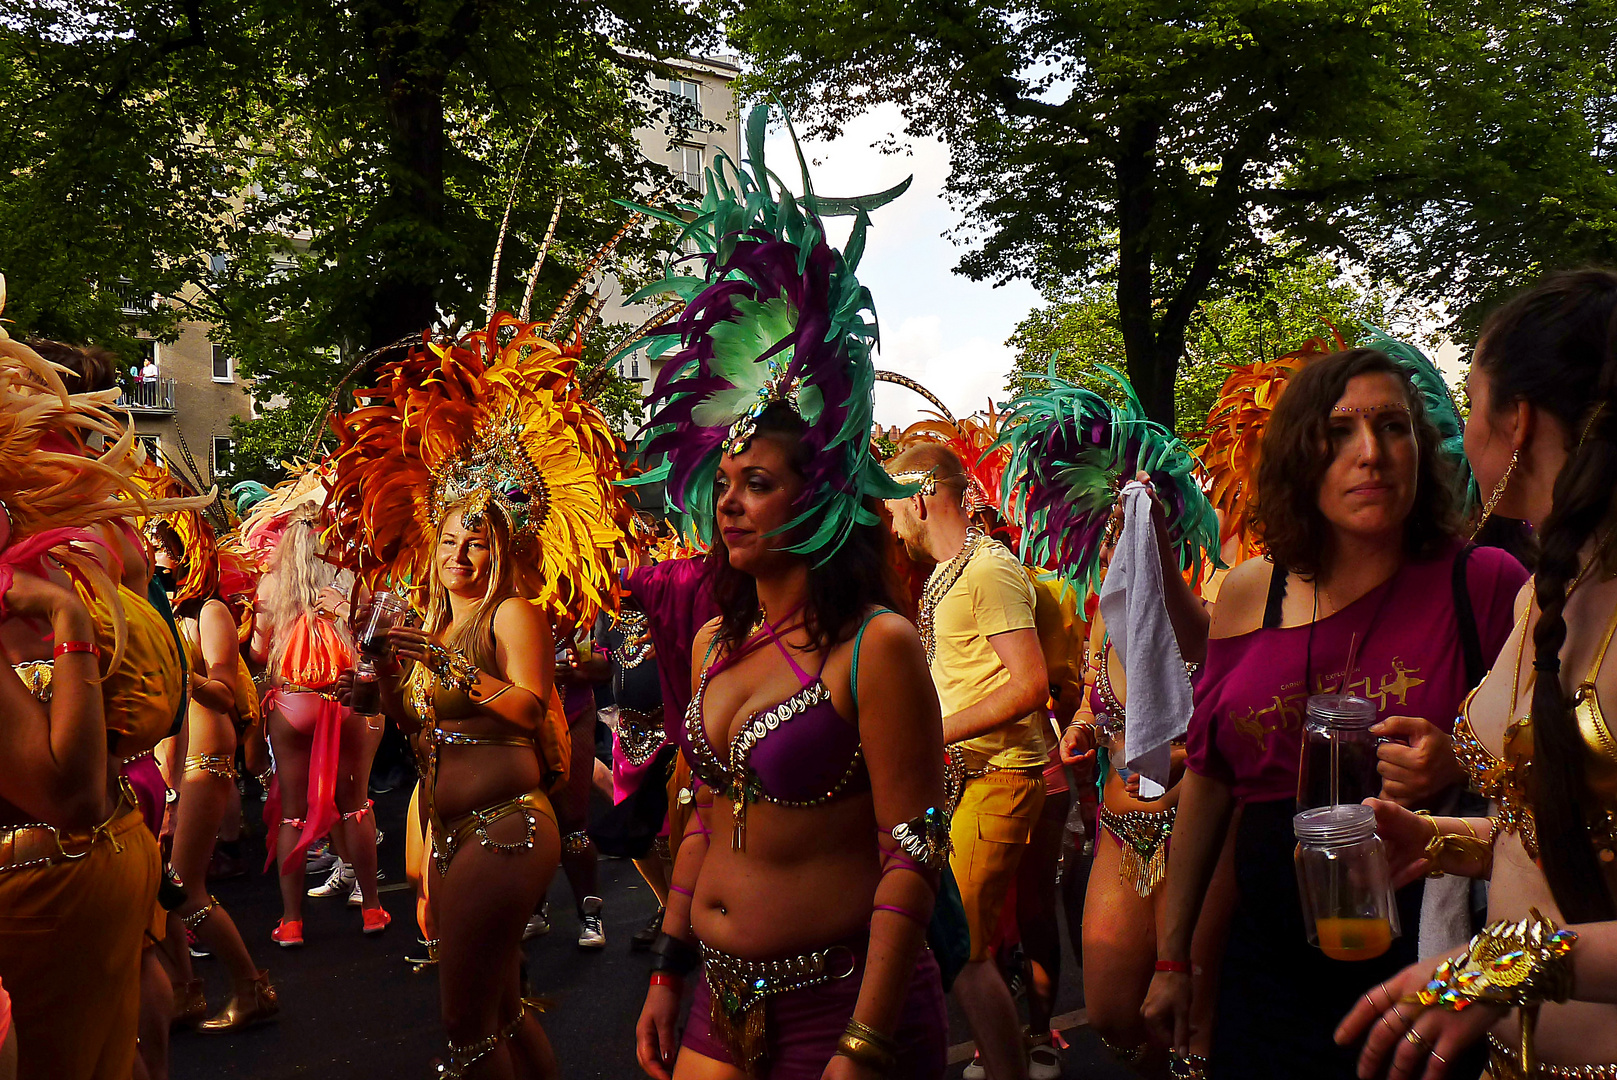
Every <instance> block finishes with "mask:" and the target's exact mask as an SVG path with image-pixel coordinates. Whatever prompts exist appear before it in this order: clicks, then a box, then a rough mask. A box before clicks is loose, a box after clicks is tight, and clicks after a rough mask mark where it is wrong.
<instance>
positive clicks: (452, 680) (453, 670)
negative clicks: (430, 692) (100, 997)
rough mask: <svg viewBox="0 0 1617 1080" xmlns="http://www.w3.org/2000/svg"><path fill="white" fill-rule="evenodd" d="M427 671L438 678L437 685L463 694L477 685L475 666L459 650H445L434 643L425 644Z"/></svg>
mask: <svg viewBox="0 0 1617 1080" xmlns="http://www.w3.org/2000/svg"><path fill="white" fill-rule="evenodd" d="M427 655H428V657H429V659H428V660H427V669H428V670H430V671H431V672H432V673H433V674H434V675H436V676H437V677H438V683H439V685H441V686H443V687H445V688H446V689H450V690H459V691H460V692H461V693H463V694H467V693H470V692H471V689H472V687H474V686H476V685H477V670H478V669H477V665H476V664H474V663H472V662H471V661H470V660H468V659H467V658H466V654H465V653H463V652H461V651H460V650H459V649H446V648H445V647H444V646H442V645H439V644H438V643H437V642H435V641H429V642H427Z"/></svg>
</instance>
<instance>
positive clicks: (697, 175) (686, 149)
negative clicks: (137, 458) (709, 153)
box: [679, 146, 702, 191]
mask: <svg viewBox="0 0 1617 1080" xmlns="http://www.w3.org/2000/svg"><path fill="white" fill-rule="evenodd" d="M679 176H680V179H681V180H684V181H685V182H686V183H687V184H689V185H690V186H691V187H693V188H696V189H697V190H698V191H700V190H701V189H702V148H701V147H700V146H681V147H680V148H679Z"/></svg>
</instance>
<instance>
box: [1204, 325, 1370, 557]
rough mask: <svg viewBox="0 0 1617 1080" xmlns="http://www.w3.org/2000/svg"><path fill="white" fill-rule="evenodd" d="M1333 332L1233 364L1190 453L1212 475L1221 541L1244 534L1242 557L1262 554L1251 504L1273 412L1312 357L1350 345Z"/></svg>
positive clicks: (1209, 478)
mask: <svg viewBox="0 0 1617 1080" xmlns="http://www.w3.org/2000/svg"><path fill="white" fill-rule="evenodd" d="M1331 335H1332V336H1331V337H1330V338H1324V337H1317V338H1310V339H1309V340H1308V341H1306V342H1304V343H1303V345H1302V347H1301V348H1298V349H1294V350H1292V351H1291V352H1289V353H1286V354H1285V355H1283V356H1278V357H1276V358H1275V359H1273V360H1258V361H1255V362H1253V363H1250V364H1242V365H1240V366H1234V365H1231V367H1230V373H1229V375H1228V376H1227V377H1226V378H1225V379H1224V385H1223V387H1221V388H1220V389H1219V392H1218V399H1217V400H1216V401H1214V402H1213V407H1212V408H1211V409H1209V410H1208V412H1207V422H1206V424H1204V425H1203V426H1202V430H1201V431H1200V432H1198V433H1197V434H1198V437H1199V441H1197V442H1196V443H1195V444H1194V445H1193V446H1192V448H1191V454H1192V455H1193V456H1194V457H1195V458H1196V462H1197V464H1198V465H1199V466H1200V468H1201V472H1202V475H1203V476H1205V477H1206V479H1207V497H1208V501H1209V502H1211V503H1212V504H1213V509H1215V510H1217V511H1219V513H1220V515H1221V516H1222V518H1223V525H1222V527H1221V528H1220V530H1219V532H1220V535H1219V541H1220V542H1221V543H1223V542H1227V541H1229V540H1230V539H1232V538H1236V537H1239V539H1240V544H1241V550H1240V553H1239V555H1237V556H1236V558H1237V559H1238V560H1241V559H1247V558H1250V557H1252V556H1253V555H1255V554H1258V545H1257V540H1256V538H1255V537H1253V535H1252V531H1251V509H1252V498H1253V496H1254V495H1255V494H1256V491H1255V489H1254V484H1255V483H1256V482H1257V475H1258V459H1259V457H1260V450H1261V448H1262V445H1263V429H1264V427H1265V426H1266V425H1267V423H1268V421H1269V414H1270V413H1271V412H1272V411H1274V407H1275V403H1276V402H1278V401H1279V400H1280V395H1281V394H1283V393H1284V392H1285V390H1286V384H1287V382H1288V381H1289V380H1290V379H1291V377H1292V376H1293V375H1295V374H1296V373H1297V372H1299V371H1301V370H1302V369H1303V367H1304V366H1306V365H1307V364H1308V363H1309V362H1310V361H1311V360H1314V359H1317V358H1318V357H1321V356H1327V355H1329V354H1331V353H1333V352H1338V351H1340V350H1342V349H1345V348H1347V345H1346V343H1345V342H1343V340H1342V336H1341V335H1340V334H1338V333H1337V332H1336V328H1335V327H1334V326H1333V327H1331Z"/></svg>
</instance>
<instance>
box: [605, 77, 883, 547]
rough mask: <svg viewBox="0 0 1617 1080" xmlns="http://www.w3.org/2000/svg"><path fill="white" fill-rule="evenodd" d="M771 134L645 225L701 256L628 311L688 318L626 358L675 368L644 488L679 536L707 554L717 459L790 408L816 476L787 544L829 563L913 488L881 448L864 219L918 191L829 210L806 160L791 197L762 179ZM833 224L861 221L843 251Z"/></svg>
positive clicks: (841, 203) (648, 441)
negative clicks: (661, 498) (659, 494)
mask: <svg viewBox="0 0 1617 1080" xmlns="http://www.w3.org/2000/svg"><path fill="white" fill-rule="evenodd" d="M768 123H769V108H768V107H767V106H762V105H761V106H758V107H757V108H755V109H753V111H752V113H751V114H750V115H749V116H748V118H747V129H746V140H747V162H746V164H745V165H744V166H743V165H737V164H736V163H735V162H733V161H731V160H730V158H729V157H727V156H726V155H724V154H722V153H720V154H717V155H715V160H714V162H713V164H712V166H711V167H709V168H708V169H707V170H706V172H705V173H704V174H703V187H702V201H701V203H700V205H695V206H688V207H684V208H682V209H683V211H684V212H685V214H686V215H687V216H685V217H680V216H677V215H673V214H663V213H660V212H655V211H650V212H651V213H654V214H655V216H658V217H660V218H662V219H663V220H665V221H668V222H669V223H671V224H673V225H675V226H676V227H677V228H679V229H680V230H681V232H680V239H679V243H680V247H681V248H682V249H684V250H691V249H692V248H694V249H695V254H691V255H685V256H682V257H676V258H674V259H672V260H671V261H670V264H669V266H668V274H667V276H666V277H664V278H663V279H662V280H661V281H658V282H655V283H654V284H652V285H650V286H648V287H647V288H645V289H643V290H641V292H640V293H639V294H637V295H636V296H635V297H634V298H633V299H642V298H646V297H652V296H659V295H672V296H675V297H677V298H678V305H677V308H676V310H677V311H678V315H677V316H676V317H675V318H673V319H672V320H671V321H670V322H668V323H667V324H666V325H664V326H661V327H658V328H657V329H655V330H653V331H651V332H650V333H649V334H647V335H646V336H645V337H644V338H642V339H640V340H639V341H638V342H636V343H635V344H634V345H633V346H632V347H631V348H640V347H645V348H646V349H647V351H648V354H649V355H650V356H651V357H653V358H661V357H666V358H667V363H666V364H665V365H664V366H663V368H662V371H661V373H660V374H659V375H658V377H657V383H656V386H655V388H654V389H653V391H652V394H651V397H650V400H649V402H648V405H649V407H650V409H651V410H652V417H651V421H650V423H649V424H648V425H647V427H646V429H645V432H644V433H643V436H642V440H641V444H640V449H639V453H640V459H641V461H642V462H643V463H644V465H645V467H646V473H645V475H644V477H642V478H641V480H640V482H643V483H652V482H661V483H663V484H664V485H665V488H664V491H665V497H666V499H667V502H668V508H669V513H670V516H671V517H672V518H673V519H674V521H675V522H676V523H677V524H678V526H679V528H680V530H681V532H682V533H684V534H685V535H686V536H688V537H693V538H694V539H696V540H698V541H700V542H702V543H704V544H707V543H711V541H712V534H713V525H714V502H713V486H714V485H713V480H714V476H715V474H716V473H717V471H718V467H719V461H720V459H721V458H722V457H723V456H724V455H725V454H727V453H728V454H740V453H743V452H745V450H746V448H747V447H748V446H749V445H750V443H751V440H752V438H753V436H754V434H755V432H756V430H757V424H758V420H759V418H760V417H762V416H763V415H764V413H765V412H766V411H767V410H768V409H769V408H770V407H771V406H774V405H777V404H781V405H785V406H786V407H788V408H790V409H791V410H792V411H793V412H794V413H796V414H797V415H798V416H799V417H801V418H802V420H803V422H804V424H806V425H807V429H808V430H807V433H806V434H805V435H804V437H803V438H804V441H805V442H806V443H807V444H808V446H807V450H808V452H807V453H805V454H804V455H803V457H804V460H806V461H807V462H808V464H807V466H806V467H805V473H806V476H805V479H806V483H805V484H804V493H803V497H802V501H801V503H800V504H799V507H800V508H799V512H798V514H797V516H796V517H795V518H794V519H793V520H792V521H790V522H788V523H787V524H786V525H785V526H784V527H783V528H782V529H781V530H780V531H781V532H782V533H791V534H792V535H794V536H802V539H800V540H798V541H797V542H796V543H794V544H793V545H792V546H791V548H790V550H791V551H793V552H794V553H797V554H800V555H804V556H807V557H809V558H812V559H814V560H815V561H816V562H817V563H818V562H823V561H824V560H825V559H826V558H829V557H830V555H831V554H832V553H833V552H835V551H836V550H837V549H838V548H839V547H841V545H842V543H843V542H844V541H845V540H846V539H847V538H848V536H849V535H850V534H851V533H852V531H853V529H854V528H855V527H856V526H860V525H875V524H876V523H877V516H876V514H875V512H874V511H873V510H872V508H871V507H870V506H869V505H867V503H868V502H869V501H870V500H871V499H893V498H901V497H903V496H904V495H907V494H910V493H911V492H913V490H914V488H913V487H906V486H904V485H901V484H898V483H895V482H894V481H893V479H892V478H891V477H889V476H888V475H887V473H886V472H885V471H884V470H883V469H882V467H881V464H880V462H878V461H877V460H876V457H875V455H874V454H873V453H872V450H871V439H870V433H871V426H872V412H873V410H874V397H873V389H874V386H875V381H876V371H875V368H874V367H873V366H872V363H871V351H872V350H873V349H874V348H875V347H876V345H877V341H878V335H877V329H876V319H875V310H874V308H873V306H872V303H871V298H870V292H869V290H868V289H866V288H865V287H864V286H863V285H861V284H860V283H859V279H858V278H857V277H855V275H854V271H855V269H856V268H857V267H858V264H859V257H860V254H861V253H862V252H863V250H864V246H865V233H866V231H867V230H868V228H869V226H870V216H869V212H870V211H871V210H874V209H876V208H877V207H880V206H883V205H885V204H886V203H888V202H891V201H892V200H893V199H895V198H897V197H898V196H899V195H901V194H903V192H904V191H905V190H906V189H907V188H908V187H909V181H908V180H905V181H904V182H903V183H902V184H899V185H898V186H896V187H894V188H891V189H889V190H888V191H884V192H881V193H880V194H877V195H870V196H864V197H860V198H851V199H831V198H822V197H820V196H818V195H816V194H815V193H814V191H813V187H812V185H811V184H810V182H809V178H808V166H807V164H806V162H804V160H803V157H802V152H801V150H799V151H798V164H799V165H800V167H801V172H802V178H803V182H802V187H803V191H804V194H803V196H802V197H801V198H797V197H794V196H793V194H792V193H791V192H790V191H787V190H786V189H785V188H784V187H783V186H782V185H781V183H780V180H779V178H778V177H777V176H775V175H774V174H773V173H771V172H770V171H769V169H768V168H767V166H766V165H765V162H764V135H765V131H766V129H767V127H768ZM789 129H790V128H789V125H788V130H789ZM793 144H794V146H795V145H796V140H795V135H794V137H793ZM837 215H843V216H852V217H853V219H854V223H853V228H852V231H851V233H850V235H849V239H848V243H847V245H846V247H845V248H844V249H843V250H842V251H838V250H837V249H835V248H833V247H831V245H830V244H829V243H827V242H826V238H825V226H824V223H823V220H822V219H823V218H825V217H830V216H837ZM691 269H694V271H695V272H694V273H691V272H689V271H690V270H691Z"/></svg>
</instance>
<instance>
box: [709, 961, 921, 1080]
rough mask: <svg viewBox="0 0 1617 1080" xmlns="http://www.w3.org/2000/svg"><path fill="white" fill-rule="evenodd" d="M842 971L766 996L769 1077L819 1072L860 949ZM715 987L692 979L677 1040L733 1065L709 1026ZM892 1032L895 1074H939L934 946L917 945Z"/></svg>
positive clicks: (847, 1005) (778, 1079)
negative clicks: (826, 979)
mask: <svg viewBox="0 0 1617 1080" xmlns="http://www.w3.org/2000/svg"><path fill="white" fill-rule="evenodd" d="M855 956H856V957H857V960H858V963H857V966H856V967H855V968H854V970H853V973H852V974H851V975H849V976H848V977H847V978H845V979H832V980H831V981H830V982H825V983H821V984H820V985H818V986H810V987H806V988H804V989H802V990H788V991H786V992H785V993H783V994H776V995H774V996H773V997H771V998H769V999H768V1000H767V1001H766V1002H765V1003H764V1009H765V1018H766V1020H765V1031H766V1033H767V1034H766V1037H767V1039H768V1047H769V1051H768V1057H767V1058H766V1059H765V1061H764V1067H763V1073H762V1075H763V1076H764V1077H767V1078H768V1080H820V1077H821V1075H823V1074H824V1072H825V1067H826V1065H827V1064H828V1063H829V1062H830V1060H831V1058H832V1057H833V1056H835V1054H836V1052H837V1040H838V1039H839V1038H841V1037H842V1032H843V1029H845V1028H846V1027H847V1026H848V1021H849V1020H850V1019H852V1018H853V1008H854V1005H855V1004H856V1003H857V1002H858V1000H859V984H860V982H861V980H862V977H863V975H864V971H865V956H864V950H863V949H862V948H861V949H859V950H856V952H855ZM712 1009H713V993H712V990H711V989H710V988H709V987H708V983H707V978H706V977H705V976H704V977H703V978H702V979H701V981H699V982H698V983H697V984H696V995H695V998H694V1000H693V1001H692V1002H691V1015H690V1019H689V1021H687V1023H686V1025H685V1036H684V1038H683V1040H682V1041H681V1045H682V1046H686V1047H689V1048H690V1049H691V1050H693V1051H694V1052H696V1053H698V1054H701V1055H702V1056H703V1057H709V1058H712V1059H713V1060H715V1061H722V1062H725V1063H726V1064H730V1065H734V1064H735V1061H734V1060H733V1059H732V1058H731V1056H730V1050H729V1048H728V1047H727V1046H725V1044H724V1040H723V1039H721V1038H720V1037H719V1036H718V1035H717V1034H716V1033H715V1032H714V1030H713V1013H712ZM893 1038H894V1039H895V1040H897V1042H898V1044H899V1045H900V1046H901V1047H903V1051H902V1052H901V1054H900V1055H899V1061H898V1067H897V1069H895V1070H894V1071H893V1073H892V1074H891V1075H892V1076H893V1077H894V1078H896V1080H938V1078H939V1077H941V1076H942V1075H943V1070H944V1067H945V1065H946V1064H947V1063H948V1052H949V1048H948V1041H949V1014H948V1011H947V1007H946V1006H945V1005H944V1000H943V978H942V976H941V975H940V974H939V973H938V962H937V960H936V959H935V958H934V957H933V956H932V950H931V949H927V948H923V949H922V950H921V956H920V959H919V960H917V961H916V964H915V974H914V976H913V977H912V978H911V979H910V989H909V993H908V995H906V996H905V998H904V1008H903V1011H902V1012H901V1013H900V1014H899V1019H898V1029H897V1030H896V1031H894V1032H893Z"/></svg>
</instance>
